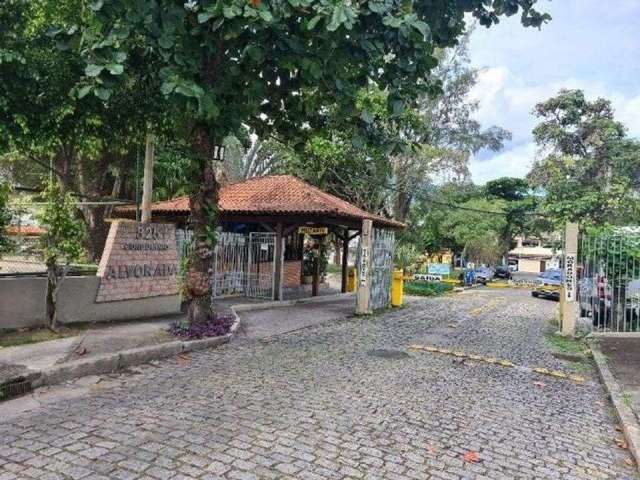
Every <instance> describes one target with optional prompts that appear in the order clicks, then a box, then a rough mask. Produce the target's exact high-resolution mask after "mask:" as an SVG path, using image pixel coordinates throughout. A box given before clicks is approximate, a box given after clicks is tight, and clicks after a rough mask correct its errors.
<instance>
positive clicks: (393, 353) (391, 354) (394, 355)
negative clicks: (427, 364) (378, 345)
mask: <svg viewBox="0 0 640 480" xmlns="http://www.w3.org/2000/svg"><path fill="white" fill-rule="evenodd" d="M367 353H368V354H369V355H371V356H372V357H379V358H388V359H390V360H400V359H402V358H409V356H410V355H409V354H408V353H407V352H403V351H402V350H384V349H381V350H369V352H367Z"/></svg>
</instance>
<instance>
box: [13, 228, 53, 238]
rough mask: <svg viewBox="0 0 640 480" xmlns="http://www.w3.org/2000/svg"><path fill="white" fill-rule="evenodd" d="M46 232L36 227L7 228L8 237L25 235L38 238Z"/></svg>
mask: <svg viewBox="0 0 640 480" xmlns="http://www.w3.org/2000/svg"><path fill="white" fill-rule="evenodd" d="M45 232H46V230H45V229H44V228H42V227H38V226H36V225H9V226H8V227H7V235H24V236H27V237H29V236H38V235H42V234H43V233H45Z"/></svg>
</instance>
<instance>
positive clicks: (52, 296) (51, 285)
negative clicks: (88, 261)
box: [46, 260, 58, 332]
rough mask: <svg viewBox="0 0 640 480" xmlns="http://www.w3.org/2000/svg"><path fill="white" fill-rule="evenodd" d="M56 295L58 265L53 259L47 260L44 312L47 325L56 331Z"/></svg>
mask: <svg viewBox="0 0 640 480" xmlns="http://www.w3.org/2000/svg"><path fill="white" fill-rule="evenodd" d="M57 297H58V266H57V265H56V261H55V260H48V261H47V292H46V314H47V318H46V320H47V327H48V328H49V329H50V330H53V331H54V332H55V331H56V328H57V325H56V324H57V320H58V319H57V316H58V315H57Z"/></svg>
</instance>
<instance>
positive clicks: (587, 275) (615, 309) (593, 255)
mask: <svg viewBox="0 0 640 480" xmlns="http://www.w3.org/2000/svg"><path fill="white" fill-rule="evenodd" d="M578 258H579V260H578V292H577V293H578V295H577V297H578V298H577V300H578V302H579V308H580V316H581V317H589V318H591V320H592V325H593V329H594V331H601V332H603V331H608V332H637V331H640V227H618V228H615V229H613V230H611V231H609V232H606V233H595V234H589V233H583V234H582V235H581V239H580V245H579V252H578Z"/></svg>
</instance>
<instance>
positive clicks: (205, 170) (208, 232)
mask: <svg viewBox="0 0 640 480" xmlns="http://www.w3.org/2000/svg"><path fill="white" fill-rule="evenodd" d="M194 150H195V151H196V152H197V153H198V154H199V156H200V162H201V164H200V175H199V178H197V179H196V180H197V184H198V190H197V191H196V192H195V193H193V194H192V195H191V197H190V198H189V208H190V210H191V218H190V220H191V226H192V228H193V241H194V249H193V253H192V255H191V258H190V259H189V270H188V272H187V292H188V295H189V300H188V302H189V303H188V314H189V321H190V322H191V323H202V322H205V321H207V320H209V319H210V318H211V273H212V272H211V260H212V256H213V248H214V246H215V228H216V224H217V207H218V187H219V184H218V179H217V178H216V172H215V169H214V167H213V162H212V159H211V151H212V140H211V136H210V134H209V132H208V131H207V129H206V127H202V126H200V127H197V128H196V139H195V144H194Z"/></svg>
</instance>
